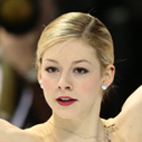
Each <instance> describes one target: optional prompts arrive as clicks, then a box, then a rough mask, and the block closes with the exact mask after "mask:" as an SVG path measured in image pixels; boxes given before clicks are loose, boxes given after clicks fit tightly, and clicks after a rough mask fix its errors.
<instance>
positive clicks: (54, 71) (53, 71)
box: [45, 67, 89, 74]
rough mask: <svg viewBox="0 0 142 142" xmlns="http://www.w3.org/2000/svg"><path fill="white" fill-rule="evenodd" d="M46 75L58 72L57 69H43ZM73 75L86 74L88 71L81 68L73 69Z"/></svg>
mask: <svg viewBox="0 0 142 142" xmlns="http://www.w3.org/2000/svg"><path fill="white" fill-rule="evenodd" d="M45 70H46V71H47V72H48V73H56V72H59V70H58V68H56V67H48V68H46V69H45ZM73 72H74V73H76V74H86V73H88V72H89V71H88V70H87V69H85V68H82V67H78V68H75V69H74V70H73Z"/></svg>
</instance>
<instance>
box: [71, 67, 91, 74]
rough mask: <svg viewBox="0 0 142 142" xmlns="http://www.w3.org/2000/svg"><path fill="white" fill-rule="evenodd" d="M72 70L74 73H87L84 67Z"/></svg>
mask: <svg viewBox="0 0 142 142" xmlns="http://www.w3.org/2000/svg"><path fill="white" fill-rule="evenodd" d="M74 72H75V73H76V74H86V73H88V72H89V71H88V70H87V69H85V68H75V69H74Z"/></svg>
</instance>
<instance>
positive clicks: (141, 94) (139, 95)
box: [115, 86, 142, 142]
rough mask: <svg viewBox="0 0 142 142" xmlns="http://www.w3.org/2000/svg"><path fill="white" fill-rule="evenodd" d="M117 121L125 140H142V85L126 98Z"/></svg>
mask: <svg viewBox="0 0 142 142" xmlns="http://www.w3.org/2000/svg"><path fill="white" fill-rule="evenodd" d="M115 123H116V125H117V127H118V130H119V132H120V133H121V136H122V137H123V138H124V139H125V141H129V142H134V141H136V142H142V86H140V87H139V88H138V89H137V90H136V91H135V92H134V93H133V94H132V95H130V97H129V98H128V99H127V100H126V102H125V103H124V105H123V107H122V111H121V112H120V114H119V115H118V116H117V117H116V118H115Z"/></svg>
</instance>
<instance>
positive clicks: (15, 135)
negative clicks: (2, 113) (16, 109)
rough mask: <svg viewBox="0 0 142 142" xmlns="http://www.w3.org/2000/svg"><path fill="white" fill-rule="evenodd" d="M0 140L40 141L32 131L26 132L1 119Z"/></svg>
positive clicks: (5, 141)
mask: <svg viewBox="0 0 142 142" xmlns="http://www.w3.org/2000/svg"><path fill="white" fill-rule="evenodd" d="M0 141H2V142H19V141H20V142H25V141H26V142H40V139H39V138H38V137H36V136H35V135H33V134H32V133H29V132H26V131H24V130H22V129H19V128H18V127H16V126H14V125H12V124H10V123H9V122H7V121H5V120H3V119H0Z"/></svg>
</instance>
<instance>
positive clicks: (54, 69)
mask: <svg viewBox="0 0 142 142" xmlns="http://www.w3.org/2000/svg"><path fill="white" fill-rule="evenodd" d="M45 70H46V71H47V72H48V73H55V72H58V69H57V68H56V67H48V68H46V69H45Z"/></svg>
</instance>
